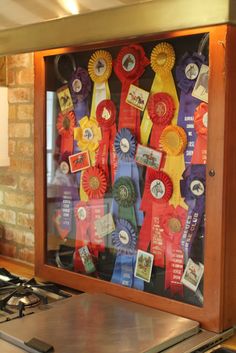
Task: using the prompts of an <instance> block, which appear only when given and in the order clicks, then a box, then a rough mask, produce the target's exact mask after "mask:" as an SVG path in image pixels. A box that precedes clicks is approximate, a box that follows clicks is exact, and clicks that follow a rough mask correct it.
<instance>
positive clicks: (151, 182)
mask: <svg viewBox="0 0 236 353" xmlns="http://www.w3.org/2000/svg"><path fill="white" fill-rule="evenodd" d="M172 193H173V183H172V180H171V179H170V177H169V176H168V175H167V174H166V173H164V172H162V171H154V170H150V172H149V174H148V177H147V178H146V183H145V188H144V193H143V198H142V203H141V207H142V209H145V211H146V213H145V218H144V222H143V225H142V227H141V230H140V233H139V239H138V248H139V249H141V250H144V251H147V249H148V247H149V244H150V242H151V246H150V252H151V253H152V254H153V255H154V265H155V266H159V267H164V252H165V243H164V238H163V234H162V232H163V231H162V230H161V228H160V224H159V217H160V215H162V214H163V212H164V210H165V208H166V205H167V204H168V202H169V200H170V198H171V196H172Z"/></svg>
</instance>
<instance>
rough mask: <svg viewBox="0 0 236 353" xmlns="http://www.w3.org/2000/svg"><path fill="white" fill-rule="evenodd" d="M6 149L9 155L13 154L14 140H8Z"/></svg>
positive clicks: (14, 148) (14, 149)
mask: <svg viewBox="0 0 236 353" xmlns="http://www.w3.org/2000/svg"><path fill="white" fill-rule="evenodd" d="M8 150H9V156H14V154H15V153H16V141H14V140H10V139H9V140H8Z"/></svg>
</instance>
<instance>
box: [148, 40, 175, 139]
mask: <svg viewBox="0 0 236 353" xmlns="http://www.w3.org/2000/svg"><path fill="white" fill-rule="evenodd" d="M150 61H151V67H152V69H153V71H154V72H155V77H154V80H153V84H152V87H151V90H150V95H151V98H150V99H152V95H154V94H156V93H163V94H168V95H169V96H170V97H171V99H172V101H173V104H172V105H173V106H174V108H175V110H174V114H173V116H172V119H171V123H172V124H176V121H177V114H178V108H179V101H178V96H177V92H176V88H175V82H174V79H173V76H172V69H173V66H174V63H175V52H174V48H173V47H172V45H171V44H169V43H166V42H162V43H159V44H157V45H156V46H155V47H154V48H153V50H152V53H151V60H150ZM166 103H167V104H168V101H167V100H166ZM166 103H165V104H166ZM163 107H164V105H162V107H161V105H160V104H159V107H158V108H159V109H158V110H159V112H160V113H161V115H163V113H164V110H163ZM152 126H153V120H152V119H151V116H150V109H148V106H147V107H146V109H145V111H144V115H143V119H142V123H141V143H142V144H143V145H147V143H148V140H149V136H150V133H151V130H152Z"/></svg>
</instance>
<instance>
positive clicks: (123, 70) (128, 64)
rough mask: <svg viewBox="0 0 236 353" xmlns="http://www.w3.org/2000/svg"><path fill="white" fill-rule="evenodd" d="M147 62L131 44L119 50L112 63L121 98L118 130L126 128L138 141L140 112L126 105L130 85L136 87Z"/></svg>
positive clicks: (140, 52) (140, 50)
mask: <svg viewBox="0 0 236 353" xmlns="http://www.w3.org/2000/svg"><path fill="white" fill-rule="evenodd" d="M147 65H149V60H148V58H147V57H146V55H145V52H144V49H143V47H142V46H140V45H138V44H131V45H128V46H125V47H123V48H121V50H120V52H119V53H118V55H117V58H116V59H115V61H114V71H115V74H116V76H117V77H118V79H119V80H120V81H121V84H122V88H121V97H120V110H119V126H118V130H120V129H122V128H125V127H126V128H128V129H130V131H131V132H132V133H133V134H134V136H135V137H136V138H137V140H138V141H140V111H139V110H138V109H136V108H135V107H133V106H131V105H130V104H128V103H126V98H127V95H128V91H129V87H130V85H131V84H134V85H135V86H138V84H139V83H138V80H139V78H140V77H141V76H142V75H143V73H144V71H145V68H146V66H147Z"/></svg>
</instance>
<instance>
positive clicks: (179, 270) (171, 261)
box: [160, 205, 187, 296]
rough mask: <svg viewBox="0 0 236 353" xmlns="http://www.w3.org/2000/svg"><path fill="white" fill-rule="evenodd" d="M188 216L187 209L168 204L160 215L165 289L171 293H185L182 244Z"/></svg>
mask: <svg viewBox="0 0 236 353" xmlns="http://www.w3.org/2000/svg"><path fill="white" fill-rule="evenodd" d="M186 217H187V211H186V210H185V209H184V208H183V207H181V206H177V207H176V208H175V207H173V206H172V205H167V207H166V208H165V211H164V212H163V214H162V215H161V216H160V227H161V229H162V230H163V238H164V242H165V289H170V292H171V294H179V295H181V296H182V295H183V284H182V283H181V279H182V275H183V268H184V253H183V250H182V248H181V246H180V240H181V237H182V234H183V230H184V227H185V222H186Z"/></svg>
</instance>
